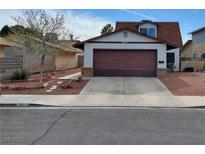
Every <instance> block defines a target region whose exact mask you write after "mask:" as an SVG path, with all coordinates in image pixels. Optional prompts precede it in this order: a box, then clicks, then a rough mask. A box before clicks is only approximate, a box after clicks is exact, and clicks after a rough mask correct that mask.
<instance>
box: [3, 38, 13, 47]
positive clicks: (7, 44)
mask: <svg viewBox="0 0 205 154" xmlns="http://www.w3.org/2000/svg"><path fill="white" fill-rule="evenodd" d="M1 45H2V46H14V45H13V44H12V43H11V42H9V41H8V40H6V39H4V38H3V37H0V46H1Z"/></svg>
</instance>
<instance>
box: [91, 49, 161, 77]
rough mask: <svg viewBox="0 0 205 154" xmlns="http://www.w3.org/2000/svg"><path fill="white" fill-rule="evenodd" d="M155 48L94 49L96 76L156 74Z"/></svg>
mask: <svg viewBox="0 0 205 154" xmlns="http://www.w3.org/2000/svg"><path fill="white" fill-rule="evenodd" d="M156 53H157V52H156V51H155V50H99V49H98V50H94V56H93V58H94V59H93V60H94V61H93V65H94V76H139V77H140V76H141V77H152V76H156V62H157V55H156Z"/></svg>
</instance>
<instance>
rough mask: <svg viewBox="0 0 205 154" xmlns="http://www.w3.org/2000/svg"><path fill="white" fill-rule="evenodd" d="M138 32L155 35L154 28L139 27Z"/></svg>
mask: <svg viewBox="0 0 205 154" xmlns="http://www.w3.org/2000/svg"><path fill="white" fill-rule="evenodd" d="M140 33H142V34H145V35H147V36H151V37H156V30H155V28H140Z"/></svg>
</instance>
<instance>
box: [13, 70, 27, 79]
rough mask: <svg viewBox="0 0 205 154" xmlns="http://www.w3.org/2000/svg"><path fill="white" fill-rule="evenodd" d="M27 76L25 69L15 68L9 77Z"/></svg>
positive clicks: (21, 77)
mask: <svg viewBox="0 0 205 154" xmlns="http://www.w3.org/2000/svg"><path fill="white" fill-rule="evenodd" d="M27 77H28V74H27V72H26V70H25V69H16V70H15V71H14V72H13V75H12V77H11V79H12V80H24V79H27Z"/></svg>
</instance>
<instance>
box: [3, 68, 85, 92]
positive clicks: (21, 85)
mask: <svg viewBox="0 0 205 154" xmlns="http://www.w3.org/2000/svg"><path fill="white" fill-rule="evenodd" d="M77 72H80V68H74V69H68V70H63V71H57V72H50V73H45V80H44V84H43V85H39V74H35V75H31V76H29V78H28V80H24V81H8V80H7V81H2V82H1V89H0V92H1V94H18V95H69V94H79V93H80V91H81V90H82V89H83V88H84V86H85V85H86V84H87V82H88V80H82V81H78V80H67V79H66V80H62V79H58V78H60V77H63V76H66V75H70V74H73V73H77ZM63 85H66V86H67V87H65V86H64V87H63Z"/></svg>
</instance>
